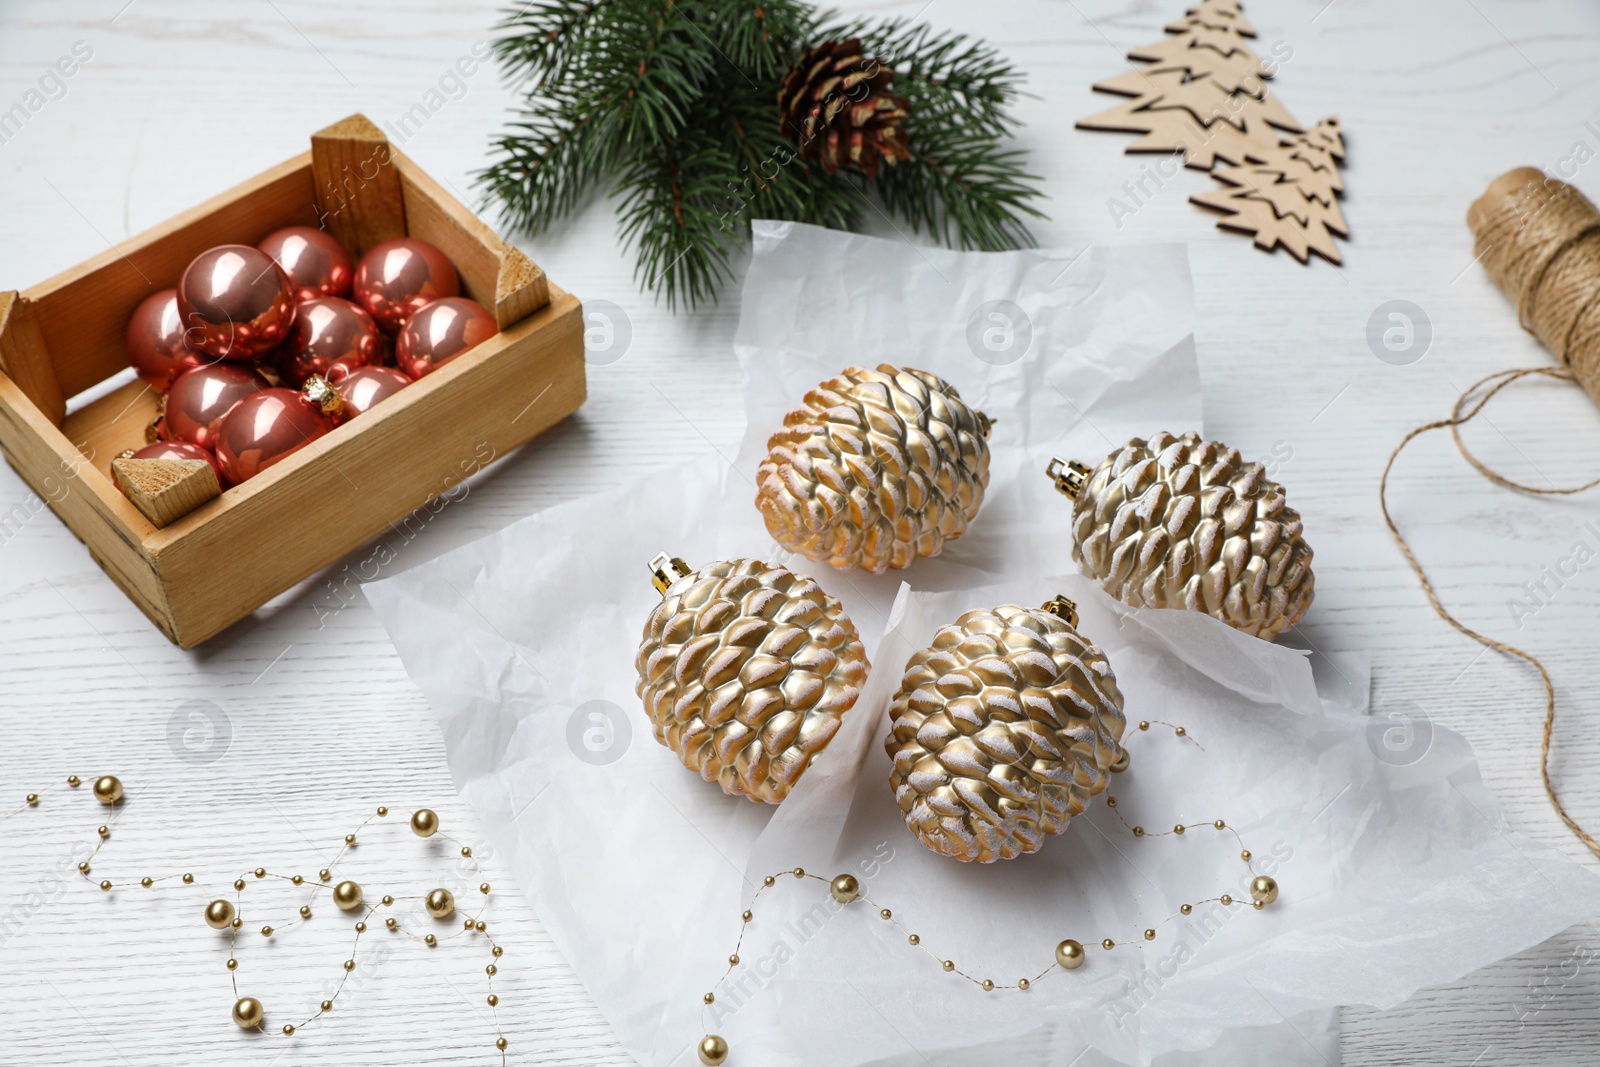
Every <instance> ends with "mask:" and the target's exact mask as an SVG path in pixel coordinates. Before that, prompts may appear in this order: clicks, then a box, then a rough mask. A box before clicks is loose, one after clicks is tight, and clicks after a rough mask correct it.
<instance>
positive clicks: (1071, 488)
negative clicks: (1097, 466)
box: [1044, 456, 1089, 500]
mask: <svg viewBox="0 0 1600 1067" xmlns="http://www.w3.org/2000/svg"><path fill="white" fill-rule="evenodd" d="M1044 472H1045V473H1046V474H1048V475H1049V476H1050V480H1051V481H1053V482H1055V483H1056V491H1057V492H1059V493H1061V494H1062V495H1064V496H1066V497H1068V498H1069V499H1072V500H1076V499H1078V497H1079V496H1081V495H1082V494H1083V487H1084V486H1086V485H1088V484H1089V468H1088V467H1085V466H1084V465H1083V464H1082V463H1079V462H1078V461H1077V460H1075V459H1071V460H1068V459H1062V458H1061V457H1060V456H1056V457H1055V458H1053V459H1051V460H1050V463H1049V465H1048V466H1046V467H1045V469H1044Z"/></svg>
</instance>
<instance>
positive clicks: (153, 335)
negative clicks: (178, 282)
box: [128, 289, 213, 393]
mask: <svg viewBox="0 0 1600 1067" xmlns="http://www.w3.org/2000/svg"><path fill="white" fill-rule="evenodd" d="M128 362H129V363H130V364H132V366H133V369H134V371H135V372H136V373H137V374H138V375H139V377H140V378H143V379H144V380H145V381H147V382H149V383H150V386H151V388H153V389H155V391H156V392H158V393H164V392H166V391H167V390H168V389H170V388H171V387H172V380H173V379H174V378H176V377H177V376H178V375H180V374H182V373H183V372H184V371H186V370H193V369H194V368H196V367H203V366H205V365H206V364H207V363H210V362H213V357H211V356H208V355H206V354H204V353H203V352H196V351H195V350H194V349H192V348H190V347H189V346H188V345H187V344H185V343H184V340H183V316H181V315H179V314H178V290H176V289H163V290H161V291H160V292H159V293H152V294H151V295H149V296H147V297H145V298H144V300H142V301H141V302H140V304H139V306H138V307H136V308H134V309H133V317H132V318H130V319H129V320H128Z"/></svg>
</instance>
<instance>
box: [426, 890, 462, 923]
mask: <svg viewBox="0 0 1600 1067" xmlns="http://www.w3.org/2000/svg"><path fill="white" fill-rule="evenodd" d="M422 903H423V907H425V908H427V909H428V914H429V915H432V916H433V917H434V918H435V919H448V918H450V916H452V915H454V914H455V913H456V898H455V895H454V894H453V893H451V892H450V890H448V889H435V890H434V891H433V892H431V893H429V894H428V895H427V897H426V898H425V899H424V900H423V902H422Z"/></svg>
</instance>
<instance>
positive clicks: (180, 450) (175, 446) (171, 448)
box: [128, 441, 228, 486]
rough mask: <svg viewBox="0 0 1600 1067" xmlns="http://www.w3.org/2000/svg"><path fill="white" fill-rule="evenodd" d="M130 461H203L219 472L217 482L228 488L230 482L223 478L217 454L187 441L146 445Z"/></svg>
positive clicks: (130, 457)
mask: <svg viewBox="0 0 1600 1067" xmlns="http://www.w3.org/2000/svg"><path fill="white" fill-rule="evenodd" d="M128 458H129V459H203V460H205V461H206V462H207V463H209V464H211V469H212V470H214V471H216V472H217V481H218V482H219V483H220V484H222V485H224V486H226V485H227V484H228V480H227V479H226V478H224V477H223V476H222V464H220V463H218V462H217V457H216V453H214V452H212V451H211V450H210V449H209V448H201V447H200V446H199V445H191V444H190V443H189V442H187V441H157V442H156V443H155V444H153V445H145V446H144V447H143V448H141V449H139V451H137V452H135V453H134V454H133V455H131V456H129V457H128Z"/></svg>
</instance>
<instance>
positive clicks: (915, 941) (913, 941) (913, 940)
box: [906, 934, 922, 945]
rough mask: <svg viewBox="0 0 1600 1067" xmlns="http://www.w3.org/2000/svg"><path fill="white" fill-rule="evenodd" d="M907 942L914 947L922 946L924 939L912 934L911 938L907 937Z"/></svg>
mask: <svg viewBox="0 0 1600 1067" xmlns="http://www.w3.org/2000/svg"><path fill="white" fill-rule="evenodd" d="M906 940H907V941H908V942H910V943H911V944H913V945H920V944H922V938H920V937H918V936H917V935H916V934H912V935H911V936H909V937H907V938H906Z"/></svg>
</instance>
